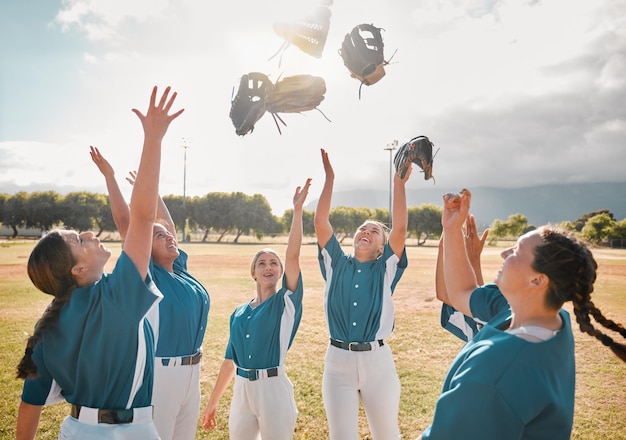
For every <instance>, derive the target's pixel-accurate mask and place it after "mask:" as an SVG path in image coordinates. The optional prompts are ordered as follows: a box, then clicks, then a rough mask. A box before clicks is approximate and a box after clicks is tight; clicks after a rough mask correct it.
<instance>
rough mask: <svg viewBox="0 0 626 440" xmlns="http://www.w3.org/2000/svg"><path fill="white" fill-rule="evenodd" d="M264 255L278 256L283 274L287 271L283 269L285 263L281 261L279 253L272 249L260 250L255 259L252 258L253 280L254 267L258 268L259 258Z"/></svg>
mask: <svg viewBox="0 0 626 440" xmlns="http://www.w3.org/2000/svg"><path fill="white" fill-rule="evenodd" d="M262 254H272V255H274V256H276V258H277V259H278V262H279V263H280V270H281V272H283V271H284V270H285V269H284V268H283V261H282V260H281V259H280V256H279V255H278V253H277V252H276V251H275V250H274V249H272V248H263V249H260V250H259V251H258V252H257V253H256V254H254V257H252V262H251V263H250V275H252V277H253V278H254V266H256V262H257V261H258V259H259V257H260V256H261V255H262Z"/></svg>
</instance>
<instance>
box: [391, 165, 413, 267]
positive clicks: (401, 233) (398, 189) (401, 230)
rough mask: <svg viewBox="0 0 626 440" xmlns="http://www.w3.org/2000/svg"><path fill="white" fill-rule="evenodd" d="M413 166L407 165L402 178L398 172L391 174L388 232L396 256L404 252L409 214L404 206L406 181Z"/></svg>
mask: <svg viewBox="0 0 626 440" xmlns="http://www.w3.org/2000/svg"><path fill="white" fill-rule="evenodd" d="M412 171H413V167H411V166H409V168H408V170H407V173H406V174H405V175H404V178H401V177H400V176H399V175H398V173H394V176H393V208H392V216H391V225H392V226H391V231H390V232H389V246H391V249H392V250H393V252H394V254H396V255H397V256H398V257H401V256H402V253H403V252H404V244H405V242H406V231H407V228H408V224H409V214H408V210H407V207H406V188H405V185H406V182H407V181H408V180H409V177H410V176H411V172H412Z"/></svg>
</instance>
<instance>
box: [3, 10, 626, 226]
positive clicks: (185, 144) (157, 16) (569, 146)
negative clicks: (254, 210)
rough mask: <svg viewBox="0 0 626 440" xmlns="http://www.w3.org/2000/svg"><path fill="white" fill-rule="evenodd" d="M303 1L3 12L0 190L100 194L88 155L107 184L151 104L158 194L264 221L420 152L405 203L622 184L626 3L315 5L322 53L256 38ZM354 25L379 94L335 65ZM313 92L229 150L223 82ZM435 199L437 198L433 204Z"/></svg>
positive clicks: (374, 177) (133, 163) (131, 162)
mask: <svg viewBox="0 0 626 440" xmlns="http://www.w3.org/2000/svg"><path fill="white" fill-rule="evenodd" d="M315 1H316V0H272V1H263V0H229V1H228V2H221V3H219V4H217V3H215V2H208V1H201V0H133V1H128V0H61V1H58V0H46V1H43V2H42V1H37V0H2V2H0V192H3V193H8V194H13V193H15V192H17V191H26V192H33V191H46V190H54V191H57V192H59V193H61V194H65V193H67V192H70V191H83V190H86V191H94V192H101V193H106V187H105V185H104V179H103V178H102V176H101V175H100V174H99V172H98V170H97V168H96V167H95V165H94V164H93V163H92V162H91V159H90V156H89V146H90V145H94V146H97V147H98V148H99V149H100V150H101V152H102V153H103V155H104V156H105V157H106V158H107V159H108V160H109V161H110V162H111V164H112V165H113V166H114V168H115V169H116V171H117V176H118V178H119V179H120V181H121V186H122V189H123V191H124V193H125V195H126V196H127V197H129V196H130V186H129V185H127V184H126V182H125V181H124V180H123V177H124V176H126V174H127V172H128V171H130V170H134V169H136V167H137V164H138V161H139V156H140V149H141V145H142V136H143V132H142V129H141V125H140V122H139V120H138V118H137V116H136V115H135V114H134V113H133V112H132V111H131V109H133V108H137V109H139V110H141V111H142V112H145V110H146V109H147V106H148V102H149V96H150V92H151V90H152V87H153V86H158V87H159V90H160V91H161V90H163V89H164V88H165V87H166V86H171V87H172V88H173V90H175V91H177V92H178V97H177V99H176V102H175V104H174V107H175V108H184V109H185V112H184V113H183V114H182V115H181V116H180V117H179V118H178V119H176V120H175V121H173V122H172V124H171V126H170V128H169V131H168V133H167V135H166V137H165V139H164V141H163V160H162V169H161V184H160V188H159V189H160V192H161V194H162V195H170V194H174V195H183V193H185V194H186V195H187V196H202V195H204V194H207V193H209V192H217V191H220V192H229V193H230V192H235V191H239V192H243V193H246V194H249V195H254V194H262V195H264V196H265V197H266V198H267V200H268V201H269V203H270V206H271V208H272V210H273V212H274V213H275V214H276V215H282V214H283V212H284V210H286V209H290V208H291V207H292V197H293V194H294V190H295V188H296V187H297V186H298V185H302V184H304V182H305V180H306V178H308V177H310V178H312V179H313V183H312V186H311V189H310V194H309V199H308V201H307V202H310V201H313V200H315V199H317V197H318V196H319V193H320V191H321V188H322V185H323V181H324V172H323V167H322V162H321V156H320V148H324V149H325V150H326V151H328V153H329V157H330V160H331V163H332V165H333V167H334V170H335V175H336V177H335V186H334V187H335V191H348V190H354V189H372V190H381V189H387V188H388V186H389V172H390V158H391V154H392V153H393V152H390V150H388V149H386V148H392V147H393V146H394V145H395V143H396V142H397V145H398V146H401V145H402V144H404V143H405V142H407V141H409V140H410V139H411V138H413V137H415V136H418V135H425V136H428V137H429V138H430V139H431V141H432V142H433V143H434V144H435V150H437V154H436V157H435V160H434V167H433V175H434V176H435V182H434V183H433V181H424V179H423V177H422V175H420V174H419V173H418V172H417V170H416V172H414V173H413V174H412V176H411V179H410V180H409V182H408V183H407V188H408V189H410V190H418V191H419V188H420V187H422V188H424V187H432V185H433V184H435V185H436V186H438V187H440V188H442V191H443V190H444V189H448V188H458V189H461V188H463V187H467V188H470V189H471V188H476V187H502V188H516V187H532V186H534V185H542V184H563V183H574V182H575V183H585V182H626V167H625V163H626V104H625V103H626V0H603V1H601V0H585V1H583V0H549V1H548V0H543V1H542V0H534V1H533V0H501V1H498V0H423V1H422V0H386V1H383V0H377V1H375V0H334V3H333V4H332V5H331V6H330V10H331V23H330V29H329V32H328V37H327V41H326V44H325V47H324V51H323V54H322V56H321V57H320V58H315V57H313V56H311V55H308V54H306V53H304V52H303V51H301V50H300V49H298V48H297V47H296V46H290V47H288V48H287V49H286V50H285V51H284V52H283V53H282V56H276V57H273V58H272V56H273V55H274V54H275V53H276V52H277V51H278V50H279V48H280V47H281V45H282V43H283V40H282V39H281V37H279V36H278V35H277V34H276V33H275V32H274V30H273V25H274V23H276V22H279V21H287V22H289V21H293V20H295V19H297V18H298V17H300V16H302V15H303V13H304V11H307V10H309V9H310V8H311V4H315ZM361 23H371V24H374V25H375V26H377V27H380V28H382V29H383V31H382V35H383V39H384V43H385V58H386V60H388V61H390V63H389V64H388V65H387V66H386V67H385V72H386V74H385V76H384V77H383V78H382V79H381V80H380V81H379V82H377V83H376V84H373V85H370V86H363V88H362V90H361V98H360V99H359V84H360V83H359V82H358V81H357V80H356V79H354V78H351V77H350V74H349V72H348V70H347V69H346V67H345V66H344V64H343V61H342V59H341V57H340V56H339V53H338V49H339V47H340V46H341V42H342V41H343V38H344V36H345V34H346V33H348V32H349V31H350V30H351V29H352V28H353V27H354V26H356V25H358V24H361ZM255 71H256V72H262V73H265V74H266V75H268V76H269V77H270V79H271V80H272V81H274V82H276V81H277V80H278V79H280V78H281V77H286V76H290V75H298V74H309V75H315V76H320V77H322V78H323V79H324V81H325V83H326V89H327V90H326V94H325V98H324V100H323V101H322V102H321V104H320V106H319V110H321V111H322V112H323V114H324V115H325V116H326V117H327V118H328V119H329V120H330V121H329V120H327V119H326V118H325V117H324V116H323V115H322V114H321V113H320V112H318V111H315V110H312V111H307V112H303V113H301V114H296V113H288V114H282V115H281V117H282V119H283V120H284V121H285V123H286V126H282V127H281V130H282V134H280V133H279V132H278V130H277V128H276V125H275V123H274V120H273V119H272V116H271V114H269V113H266V114H265V115H264V116H263V117H262V118H261V119H260V120H259V121H258V122H257V124H256V125H255V129H254V131H253V132H251V133H249V134H247V135H245V136H238V135H236V134H235V129H234V126H233V124H232V122H231V120H230V118H229V112H230V106H231V99H232V97H233V93H234V92H235V93H236V90H237V88H238V85H239V79H240V78H241V76H242V75H244V74H247V73H249V72H255ZM442 194H443V192H442Z"/></svg>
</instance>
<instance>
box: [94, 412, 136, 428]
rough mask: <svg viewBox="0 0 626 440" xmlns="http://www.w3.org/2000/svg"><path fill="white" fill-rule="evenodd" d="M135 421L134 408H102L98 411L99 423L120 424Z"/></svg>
mask: <svg viewBox="0 0 626 440" xmlns="http://www.w3.org/2000/svg"><path fill="white" fill-rule="evenodd" d="M132 422H133V410H132V408H131V409H118V410H106V409H105V410H100V411H98V423H107V424H110V425H119V424H123V423H132Z"/></svg>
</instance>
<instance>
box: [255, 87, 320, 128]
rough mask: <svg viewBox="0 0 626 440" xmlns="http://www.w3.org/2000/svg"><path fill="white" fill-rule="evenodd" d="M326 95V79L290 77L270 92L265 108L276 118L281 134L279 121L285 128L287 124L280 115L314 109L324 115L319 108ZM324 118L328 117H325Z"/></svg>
mask: <svg viewBox="0 0 626 440" xmlns="http://www.w3.org/2000/svg"><path fill="white" fill-rule="evenodd" d="M325 93H326V82H325V81H324V78H321V77H319V76H313V75H294V76H288V77H285V78H283V79H281V80H279V81H277V82H276V84H275V85H274V87H273V88H272V89H270V90H269V91H268V93H267V95H266V98H265V108H266V109H267V111H268V112H270V113H271V114H272V116H273V117H274V122H276V127H277V128H278V132H279V133H281V130H280V126H279V125H278V121H280V122H282V124H283V125H285V126H286V125H287V124H285V122H284V121H283V120H282V119H281V117H280V116H279V115H278V113H301V112H304V111H308V110H314V109H315V110H318V111H319V112H320V113H322V112H321V110H320V109H319V108H317V106H318V105H320V103H321V102H322V101H323V100H324V94H325ZM322 115H324V113H322ZM324 117H326V116H325V115H324ZM326 119H328V118H326ZM281 134H282V133H281Z"/></svg>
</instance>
